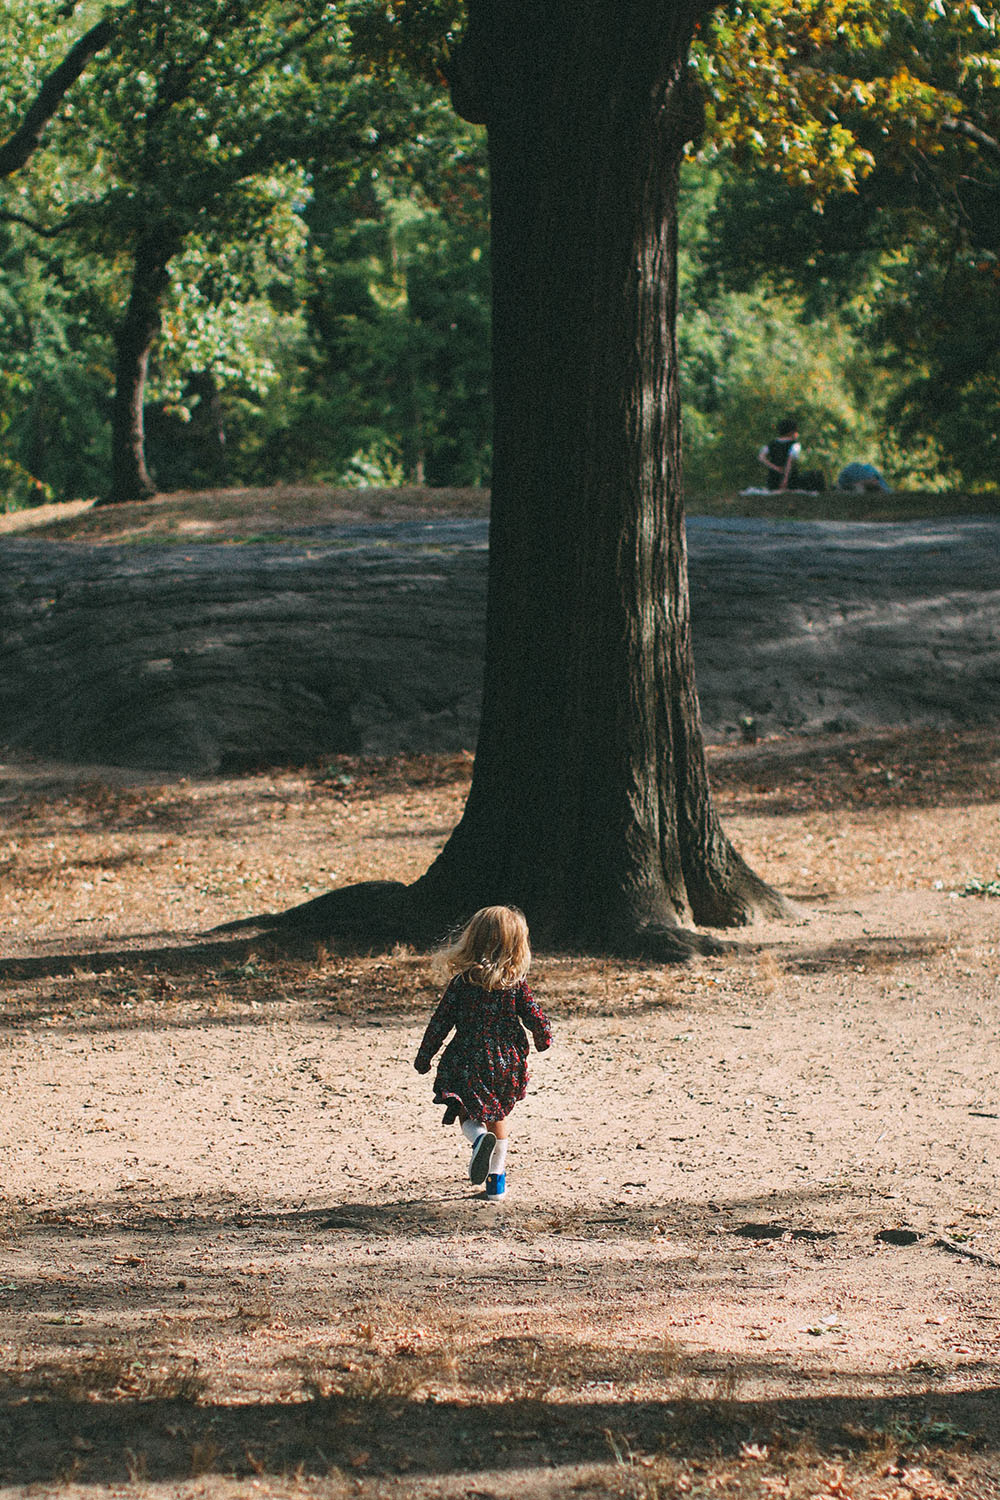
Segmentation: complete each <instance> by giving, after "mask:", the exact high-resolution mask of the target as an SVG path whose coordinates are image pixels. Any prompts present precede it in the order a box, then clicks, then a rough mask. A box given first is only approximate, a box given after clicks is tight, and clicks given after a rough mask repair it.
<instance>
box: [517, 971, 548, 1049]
mask: <svg viewBox="0 0 1000 1500" xmlns="http://www.w3.org/2000/svg"><path fill="white" fill-rule="evenodd" d="M515 1008H516V1010H517V1018H518V1020H519V1021H522V1022H523V1023H524V1025H525V1026H526V1027H527V1028H528V1030H529V1031H530V1032H531V1035H532V1036H533V1037H534V1039H535V1051H536V1052H544V1051H545V1050H546V1049H547V1048H548V1047H551V1046H552V1027H551V1026H550V1025H549V1023H548V1018H547V1017H546V1015H545V1013H544V1012H543V1010H542V1008H541V1006H540V1005H539V1004H538V1001H537V1000H536V999H535V997H534V995H533V994H532V993H531V991H530V990H529V988H528V986H527V985H526V984H522V985H521V986H520V988H519V989H518V992H517V1000H516V1001H515Z"/></svg>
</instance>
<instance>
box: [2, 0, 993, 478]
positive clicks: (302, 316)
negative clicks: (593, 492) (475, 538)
mask: <svg viewBox="0 0 1000 1500" xmlns="http://www.w3.org/2000/svg"><path fill="white" fill-rule="evenodd" d="M102 12H103V6H102V5H101V4H100V3H97V0H85V3H83V4H79V5H76V6H75V7H66V6H65V5H64V4H63V3H62V0H9V3H8V5H7V6H6V7H4V9H3V14H2V15H0V136H3V135H7V134H10V133H11V132H12V131H13V130H15V129H16V127H17V125H18V122H19V121H20V120H21V119H22V117H23V114H24V111H25V109H26V107H27V105H28V103H29V102H30V101H31V100H32V98H33V97H34V96H35V95H36V93H37V91H38V89H39V88H40V87H41V86H42V85H43V84H44V82H45V80H46V78H47V77H48V76H50V75H51V72H52V70H53V68H54V67H55V66H56V64H57V63H58V62H59V61H60V60H61V59H62V58H63V57H64V56H65V55H66V51H67V49H68V47H69V46H70V45H71V44H72V43H73V42H74V41H75V40H76V39H77V38H78V37H80V36H81V35H82V34H83V33H84V32H85V31H86V30H87V29H88V28H89V27H91V26H93V24H94V23H95V22H96V21H97V20H98V19H99V18H100V17H101V15H102ZM109 14H110V15H111V16H112V18H113V22H114V27H113V39H112V42H111V44H110V46H108V47H107V48H105V49H104V50H103V51H102V52H101V53H100V55H99V56H98V57H95V58H94V59H93V60H92V62H91V63H90V64H89V66H88V68H87V70H86V71H85V73H84V74H83V76H82V77H81V78H80V79H79V80H78V81H77V82H76V83H75V84H74V85H73V87H72V89H71V90H70V91H69V93H68V94H67V95H66V97H65V99H64V100H63V101H62V104H61V106H60V108H59V109H58V110H57V111H56V113H55V115H54V116H53V118H52V119H51V120H50V122H49V123H48V125H47V127H46V130H45V133H44V135H43V137H42V144H41V145H40V146H39V148H38V149H37V150H36V152H35V154H34V156H33V157H32V159H31V162H30V164H29V167H28V168H26V169H25V170H23V171H21V172H19V173H17V174H15V175H14V176H13V177H11V178H8V179H7V180H6V181H5V182H4V183H3V184H2V185H0V186H2V193H3V208H4V209H5V210H6V214H7V216H8V218H7V222H6V224H5V225H4V226H3V227H2V230H0V272H2V275H3V284H2V287H0V489H6V491H7V492H8V494H9V495H10V496H11V497H12V498H14V499H16V500H17V501H18V502H21V501H23V500H25V499H37V498H39V497H41V496H45V495H49V494H53V495H70V494H80V493H84V494H89V493H94V492H96V491H97V490H99V489H102V488H104V485H105V476H106V471H107V462H108V440H107V433H106V430H105V423H106V417H107V411H108V403H109V397H110V393H111V390H112V387H113V383H114V375H113V339H114V334H115V330H116V327H118V326H119V325H120V321H121V318H122V314H123V310H124V308H125V305H126V301H127V297H128V292H129V286H130V276H131V268H132V258H133V256H134V252H135V247H136V244H137V242H138V240H139V237H140V236H142V235H144V234H146V235H148V234H149V232H150V228H151V226H152V228H153V230H154V231H155V232H156V233H157V234H158V235H160V236H161V237H162V241H163V243H164V244H166V245H169V247H170V249H171V251H172V260H171V267H170V269H171V278H170V287H169V290H168V292H167V295H166V297H165V299H164V304H163V328H162V332H161V335H160V337H159V338H158V340H157V342H156V345H155V347H154V350H153V357H152V361H151V366H150V379H149V386H148V398H149V400H150V403H151V413H150V415H151V418H153V419H155V420H151V430H152V433H153V439H152V448H153V450H154V451H153V457H154V459H155V460H156V462H157V464H158V467H159V473H158V478H159V479H160V482H161V483H169V484H186V483H193V482H197V481H198V480H199V478H201V479H204V478H206V477H209V478H221V477H228V478H230V479H232V480H234V481H238V480H266V479H277V478H282V479H294V478H299V477H309V478H325V479H334V480H339V481H345V482H357V483H364V482H378V483H390V482H394V481H395V480H397V479H406V480H410V481H414V480H415V481H418V482H419V481H425V482H428V483H441V484H472V483H480V482H484V481H486V480H488V477H489V462H490V436H489V434H490V405H489V368H488V364H489V354H488V345H489V328H488V319H489V243H488V228H487V212H486V202H487V168H486V161H485V148H484V140H483V134H482V132H480V131H476V130H474V129H472V128H471V127H468V126H466V125H464V124H462V123H461V122H460V121H458V120H456V119H455V117H454V115H453V113H452V111H451V110H450V107H449V105H448V101H447V97H446V95H445V93H444V91H443V88H442V73H443V70H444V69H445V68H446V67H447V63H448V58H449V54H450V52H451V50H452V49H453V47H454V45H455V42H456V40H457V38H458V36H459V35H460V33H461V28H462V25H463V23H464V16H465V4H464V0H387V3H376V0H347V3H341V4H334V3H332V0H295V3H292V0H262V3H261V0H255V3H251V0H143V3H142V4H141V5H140V4H137V3H135V0H122V3H120V4H116V5H114V6H113V7H112V8H111V10H110V11H109ZM692 66H693V68H694V69H695V70H696V72H697V74H698V76H699V77H700V79H701V81H702V85H703V88H704V91H705V94H706V97H707V102H708V132H707V135H706V138H705V141H704V142H703V148H702V149H703V153H704V155H705V156H706V157H707V158H709V159H710V160H712V161H713V163H714V164H715V167H716V168H717V170H716V171H715V172H712V173H708V172H707V171H706V170H705V169H704V168H700V167H698V168H696V167H692V168H689V169H688V174H687V179H686V189H685V199H684V214H685V222H684V225H683V228H682V243H683V244H685V245H686V246H687V247H688V252H687V260H686V262H685V265H684V266H683V267H682V298H681V306H682V317H681V324H680V329H679V340H680V352H681V376H682V388H683V397H684V410H685V424H686V433H685V443H686V454H687V460H686V461H687V470H688V480H689V484H690V485H691V486H692V487H693V488H697V489H702V488H706V487H724V488H732V487H734V486H737V485H740V486H742V485H745V484H748V483H754V482H757V481H758V480H759V478H760V471H759V470H758V468H757V464H756V458H755V455H756V452H757V449H758V448H759V447H760V445H761V443H762V442H763V441H764V440H765V439H766V437H767V436H768V435H769V434H770V432H771V431H772V429H773V425H774V422H775V421H776V419H777V418H778V417H780V416H781V415H783V414H784V413H785V412H786V411H788V410H789V409H790V410H792V411H794V413H795V414H796V415H797V416H798V418H799V422H800V425H801V429H802V435H803V442H804V446H805V449H806V454H805V461H806V462H807V464H809V465H810V466H819V467H824V468H826V469H827V471H828V473H830V474H831V475H832V474H834V473H835V472H836V470H837V468H838V467H839V466H840V464H841V463H842V462H843V461H844V460H845V459H847V458H854V457H864V458H868V459H871V460H872V461H873V462H876V463H878V464H879V466H880V467H883V468H884V469H885V470H886V471H887V472H888V473H889V474H890V475H891V476H892V477H893V478H894V479H895V480H897V481H899V480H902V479H906V478H909V479H911V480H914V481H915V480H921V481H924V482H933V481H934V480H941V479H942V478H945V477H948V478H953V477H961V478H962V479H964V481H965V482H966V483H974V482H986V481H987V480H989V479H991V478H995V473H996V467H997V461H998V458H1000V453H998V450H997V443H998V439H997V435H996V431H995V429H996V422H995V411H996V408H997V399H998V395H1000V370H998V355H997V352H996V351H997V350H998V349H1000V338H998V336H997V335H998V333H1000V328H998V326H997V316H998V315H997V312H996V308H997V306H1000V302H998V299H997V290H998V286H997V282H998V275H1000V272H998V265H1000V260H998V257H1000V243H998V239H1000V210H998V183H1000V178H998V172H1000V145H998V144H997V143H998V138H1000V103H998V100H1000V62H998V56H997V12H996V11H995V10H992V9H990V8H989V7H983V6H980V5H978V4H976V3H973V0H955V3H954V4H948V5H945V4H943V3H941V0H930V3H927V0H865V3H862V0H832V3H831V0H805V3H804V4H801V5H797V6H796V7H795V8H794V9H792V8H791V7H790V6H789V5H788V4H787V0H731V3H729V4H728V5H725V6H722V7H719V8H718V9H717V10H716V11H715V12H713V13H712V15H711V16H710V17H708V18H707V19H706V20H705V22H704V23H703V25H702V27H701V29H700V31H699V35H698V37H697V39H696V44H695V49H694V54H693V61H692ZM733 163H736V164H737V165H738V168H739V170H738V172H734V170H733V167H732V164H733ZM817 204H819V205H820V206H821V207H822V212H817ZM26 223H30V224H33V225H35V226H36V230H40V231H42V233H38V232H35V233H32V232H31V231H30V230H29V229H27V228H26V227H25V224H26ZM210 408H211V410H210ZM220 423H221V424H222V425H223V426H224V428H225V436H226V444H225V452H226V455H227V457H226V459H225V466H224V467H223V466H222V453H221V447H220V445H219V443H218V441H217V439H218V433H219V427H220ZM206 424H207V425H206ZM206 433H209V434H210V433H214V434H215V439H216V449H215V456H214V458H212V459H211V462H210V461H209V459H208V458H206V453H205V451H204V440H205V436H206ZM213 464H214V465H215V468H213Z"/></svg>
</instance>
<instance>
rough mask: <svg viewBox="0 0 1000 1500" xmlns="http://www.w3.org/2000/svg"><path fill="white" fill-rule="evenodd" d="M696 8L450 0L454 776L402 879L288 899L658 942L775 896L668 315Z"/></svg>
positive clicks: (381, 920) (350, 921) (770, 907)
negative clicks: (701, 605) (484, 403)
mask: <svg viewBox="0 0 1000 1500" xmlns="http://www.w3.org/2000/svg"><path fill="white" fill-rule="evenodd" d="M698 8H699V7H698V5H697V3H696V0H689V3H687V4H684V3H674V4H671V3H668V0H547V3H546V4H544V5H540V4H539V3H538V0H471V4H470V13H469V19H470V25H469V30H468V32H467V36H466V40H465V42H464V44H463V47H462V48H461V50H460V52H459V54H458V56H457V57H456V59H455V65H454V70H453V76H452V92H453V97H454V100H455V104H456V107H457V108H458V109H459V110H460V112H461V113H463V114H466V115H468V116H469V117H470V118H473V119H476V120H479V121H485V122H486V123H487V125H488V127H489V143H490V161H491V173H492V184H493V188H492V191H493V204H492V214H493V222H492V244H493V248H492V260H493V276H494V286H493V379H494V400H495V428H494V468H493V501H492V518H491V523H490V570H489V589H488V599H487V626H486V629H487V641H486V667H485V683H484V697H483V712H482V720H481V727H480V734H479V744H478V749H477V752H476V760H475V768H474V772H473V779H472V787H471V790H470V794H469V798H468V802H467V805H466V808H465V813H464V815H463V817H462V820H461V822H460V823H459V825H458V827H457V828H456V830H455V831H454V833H453V834H452V836H451V838H450V839H449V841H448V843H447V845H446V846H445V848H444V850H443V851H442V853H441V855H440V856H439V858H438V859H437V860H436V861H435V863H434V864H433V865H432V866H431V868H430V869H429V870H428V871H427V873H426V874H425V875H424V876H423V877H422V878H421V879H420V880H419V881H418V882H417V883H416V885H414V886H412V887H410V888H409V889H404V888H403V887H401V886H387V885H377V886H372V887H362V886H356V887H349V888H348V889H347V890H345V891H334V892H331V893H330V894H329V896H327V897H320V898H318V900H316V901H315V902H312V903H309V904H308V905H307V906H305V907H302V908H298V909H297V910H298V913H299V918H298V920H299V921H300V922H301V923H305V924H311V925H313V926H314V927H317V928H318V927H325V928H326V930H327V931H330V932H337V931H339V932H341V933H343V932H346V931H348V930H353V931H354V932H355V933H363V934H364V935H367V936H368V937H374V936H377V935H380V936H382V937H389V936H391V935H393V934H394V933H396V934H401V933H402V932H403V931H405V930H409V932H410V933H413V934H419V935H423V936H432V935H433V936H440V935H441V934H442V933H444V932H445V931H447V929H448V927H449V926H450V925H453V924H455V923H457V922H460V921H461V920H463V919H464V918H465V917H467V916H468V915H469V914H471V913H472V912H473V911H475V910H476V908H477V907H480V906H483V905H486V904H490V903H493V902H505V903H513V904H516V905H518V906H520V907H522V908H523V910H524V911H525V913H526V915H527V917H528V921H529V924H530V926H531V929H532V932H533V933H534V934H535V936H536V937H537V938H539V939H541V940H542V941H543V942H546V943H548V944H556V945H565V946H570V947H576V948H584V949H589V950H591V951H594V950H600V951H605V952H608V951H611V952H618V953H626V954H627V953H631V954H641V953H645V954H650V955H652V956H656V957H661V958H678V957H684V956H686V955H687V954H689V953H690V952H691V951H692V950H694V949H702V950H704V949H705V948H707V947H710V946H712V944H711V941H710V940H706V939H704V938H699V937H698V936H697V935H696V934H694V933H693V932H690V931H689V930H688V931H685V929H684V924H685V923H689V922H691V921H692V919H693V920H694V921H695V922H697V923H701V924H704V925H706V926H728V925H733V924H739V923H743V922H746V921H748V920H749V919H750V918H751V916H752V915H753V914H754V913H755V912H757V911H768V912H771V913H777V912H780V911H783V910H785V909H786V908H785V904H784V902H783V901H782V899H781V897H780V896H778V895H777V893H776V892H774V891H772V890H771V889H770V887H768V886H766V885H765V884H764V883H763V882H762V881H760V880H759V879H758V878H757V877H756V876H755V875H754V874H753V872H752V871H751V870H750V869H749V868H748V867H747V865H746V864H745V863H744V862H743V860H742V859H741V858H740V857H739V855H738V854H737V853H736V852H735V851H734V849H733V848H732V845H731V844H730V843H729V841H728V840H727V839H726V837H725V836H724V834H723V832H722V830H721V828H720V826H719V823H718V820H717V817H716V814H715V811H714V809H713V806H712V801H711V796H710V792H709V784H708V774H707V769H706V764H705V754H704V746H703V742H702V734H701V724H700V715H699V709H698V698H697V693H696V690H695V681H694V667H693V660H692V654H691V635H690V621H689V614H688V585H687V564H686V552H685V537H684V523H683V506H682V499H681V469H680V413H679V402H678V390H677V359H676V349H675V340H674V321H675V312H676V208H677V191H678V168H679V164H680V158H681V153H682V149H683V145H684V143H685V141H686V140H688V139H690V138H691V136H692V134H694V133H695V130H696V124H695V120H696V117H697V115H698V114H699V111H698V110H697V109H696V108H693V104H694V103H695V101H693V100H692V91H691V89H690V86H689V85H688V82H687V73H686V57H687V51H688V45H689V41H690V36H691V31H692V27H693V24H694V21H695V19H696V16H697V13H698ZM294 916H295V913H294V912H293V913H288V914H286V918H289V919H290V918H293V917H294ZM716 946H717V945H716Z"/></svg>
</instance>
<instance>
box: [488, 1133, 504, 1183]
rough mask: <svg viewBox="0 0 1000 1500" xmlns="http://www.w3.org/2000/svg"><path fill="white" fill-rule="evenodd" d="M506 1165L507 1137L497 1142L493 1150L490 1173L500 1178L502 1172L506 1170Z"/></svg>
mask: <svg viewBox="0 0 1000 1500" xmlns="http://www.w3.org/2000/svg"><path fill="white" fill-rule="evenodd" d="M506 1165H507V1137H506V1136H504V1137H503V1139H502V1140H498V1141H497V1143H496V1145H495V1146H494V1147H493V1150H492V1151H491V1152H490V1172H491V1174H494V1175H496V1176H497V1177H499V1176H500V1174H501V1172H502V1171H503V1169H504V1167H505V1166H506Z"/></svg>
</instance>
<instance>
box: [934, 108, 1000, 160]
mask: <svg viewBox="0 0 1000 1500" xmlns="http://www.w3.org/2000/svg"><path fill="white" fill-rule="evenodd" d="M941 129H942V130H946V131H947V132H948V134H949V135H964V136H965V138H966V140H969V141H975V143H976V145H977V146H982V147H983V150H984V151H989V152H991V154H992V155H993V156H1000V141H998V140H997V139H996V137H995V136H992V135H988V134H987V133H986V131H985V130H980V128H979V126H978V125H973V124H972V122H971V120H956V119H955V117H954V116H953V115H945V117H944V119H943V120H942V121H941Z"/></svg>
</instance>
